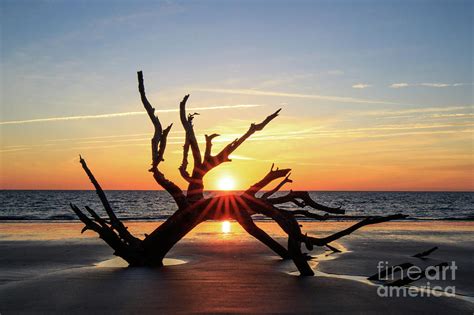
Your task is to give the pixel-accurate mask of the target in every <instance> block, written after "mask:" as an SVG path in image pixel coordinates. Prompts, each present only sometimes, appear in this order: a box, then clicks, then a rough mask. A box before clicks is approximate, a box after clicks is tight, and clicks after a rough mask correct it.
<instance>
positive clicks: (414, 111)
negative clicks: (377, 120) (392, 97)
mask: <svg viewBox="0 0 474 315" xmlns="http://www.w3.org/2000/svg"><path fill="white" fill-rule="evenodd" d="M469 108H470V107H469V106H445V107H420V108H408V109H401V110H376V111H366V112H361V113H359V115H363V116H385V115H406V114H423V113H436V112H452V111H459V110H465V109H469Z"/></svg>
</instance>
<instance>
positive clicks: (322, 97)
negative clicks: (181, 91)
mask: <svg viewBox="0 0 474 315" xmlns="http://www.w3.org/2000/svg"><path fill="white" fill-rule="evenodd" d="M194 91H198V92H211V93H225V94H242V95H255V96H277V97H294V98H308V99H318V100H325V101H331V102H342V103H363V104H390V105H400V104H399V103H395V102H389V101H382V100H370V99H361V98H353V97H344V96H330V95H319V94H300V93H285V92H276V91H262V90H251V89H219V88H195V89H194Z"/></svg>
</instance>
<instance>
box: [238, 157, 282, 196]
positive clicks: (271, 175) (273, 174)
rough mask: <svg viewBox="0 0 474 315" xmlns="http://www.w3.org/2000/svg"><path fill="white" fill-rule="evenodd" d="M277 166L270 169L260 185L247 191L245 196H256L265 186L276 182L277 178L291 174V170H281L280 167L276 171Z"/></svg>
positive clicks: (255, 185)
mask: <svg viewBox="0 0 474 315" xmlns="http://www.w3.org/2000/svg"><path fill="white" fill-rule="evenodd" d="M274 166H275V164H272V167H271V168H270V171H269V172H268V173H267V175H265V177H264V178H263V179H262V180H260V181H259V182H258V183H256V184H254V185H252V186H251V187H250V188H249V189H247V190H246V191H245V194H247V195H250V196H255V194H256V193H257V192H259V191H260V190H261V189H263V188H264V187H265V186H267V185H268V184H270V183H271V182H272V181H274V180H275V179H277V178H282V177H285V176H288V175H289V173H290V172H291V169H289V168H285V169H279V168H278V167H277V168H276V169H275V170H274V169H273V168H274Z"/></svg>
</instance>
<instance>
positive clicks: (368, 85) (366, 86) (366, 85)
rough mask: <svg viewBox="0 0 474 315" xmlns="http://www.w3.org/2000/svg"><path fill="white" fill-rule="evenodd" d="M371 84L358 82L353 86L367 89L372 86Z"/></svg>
mask: <svg viewBox="0 0 474 315" xmlns="http://www.w3.org/2000/svg"><path fill="white" fill-rule="evenodd" d="M371 86H372V85H371V84H366V83H357V84H354V85H353V86H352V88H353V89H366V88H369V87H371Z"/></svg>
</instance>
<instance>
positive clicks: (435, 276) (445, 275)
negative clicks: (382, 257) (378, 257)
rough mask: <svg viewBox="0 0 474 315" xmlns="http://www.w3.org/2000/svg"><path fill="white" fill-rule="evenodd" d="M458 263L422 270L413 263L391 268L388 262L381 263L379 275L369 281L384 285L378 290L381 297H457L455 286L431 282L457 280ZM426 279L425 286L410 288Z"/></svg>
mask: <svg viewBox="0 0 474 315" xmlns="http://www.w3.org/2000/svg"><path fill="white" fill-rule="evenodd" d="M457 269H458V267H457V266H456V262H454V261H452V262H451V263H446V262H444V263H441V264H437V265H434V266H431V265H430V266H428V267H426V268H421V267H419V266H415V265H413V264H411V263H404V264H400V265H396V266H390V265H389V263H388V262H387V261H379V262H378V264H377V271H378V272H377V273H376V274H375V275H373V276H371V277H369V278H368V279H369V280H372V281H375V282H378V283H380V282H381V283H382V284H383V285H380V286H379V287H378V288H377V295H378V296H380V297H417V296H421V297H429V296H435V297H438V296H455V294H456V287H455V286H441V285H435V286H432V285H431V283H430V281H436V282H439V281H454V280H455V279H456V270H457ZM423 278H426V280H427V282H426V284H425V285H423V286H408V285H409V284H410V283H412V282H414V281H417V280H420V279H423Z"/></svg>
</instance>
